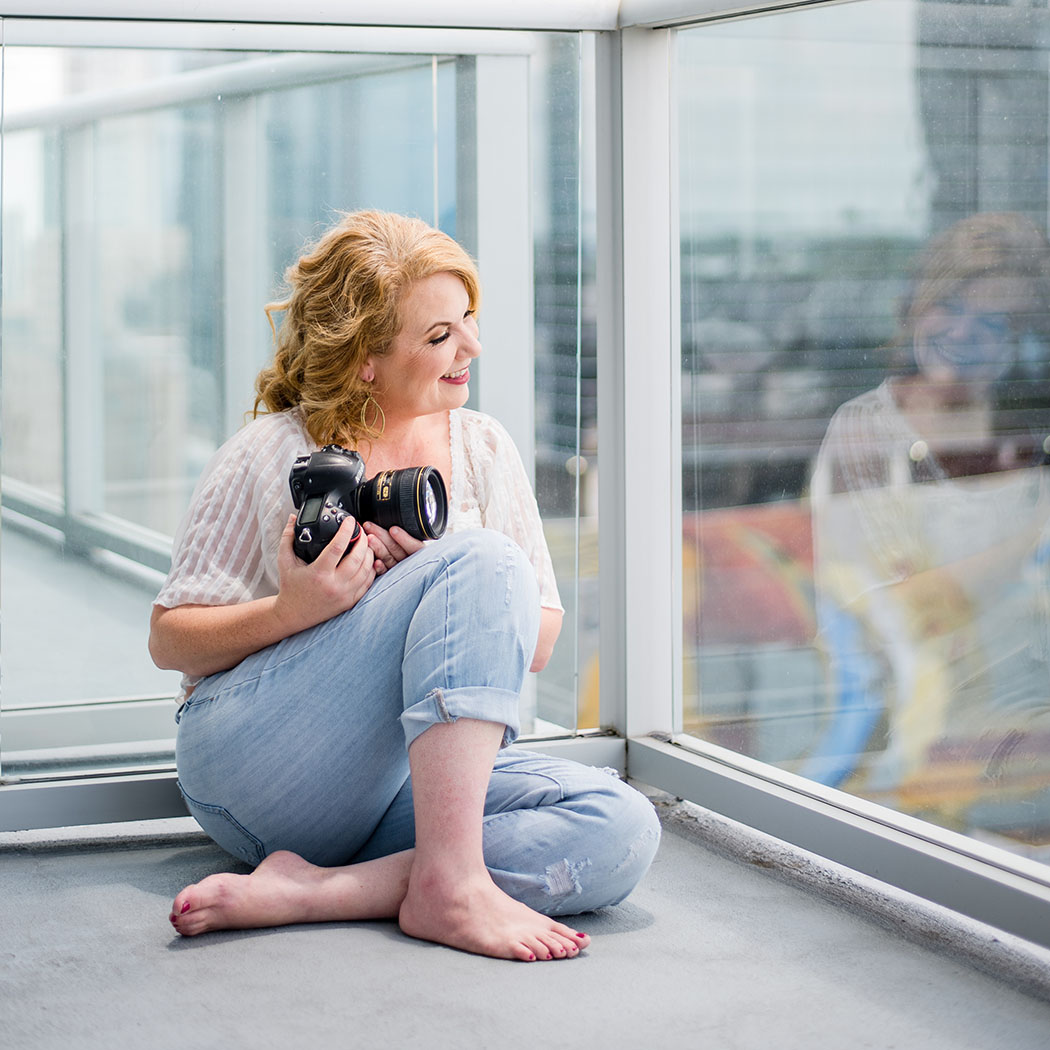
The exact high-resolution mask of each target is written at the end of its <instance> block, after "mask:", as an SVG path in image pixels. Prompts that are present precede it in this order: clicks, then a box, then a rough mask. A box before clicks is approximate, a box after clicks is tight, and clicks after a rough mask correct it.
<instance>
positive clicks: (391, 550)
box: [363, 521, 423, 572]
mask: <svg viewBox="0 0 1050 1050" xmlns="http://www.w3.org/2000/svg"><path fill="white" fill-rule="evenodd" d="M363 527H364V530H365V532H366V533H367V534H368V545H369V546H370V547H371V548H372V552H373V553H374V554H375V557H376V565H377V569H376V571H377V572H384V571H385V570H387V569H392V568H393V567H394V566H395V565H396V564H397V563H398V562H399V561H404V559H405V558H407V557H408V556H409V555H410V554H414V553H415V552H416V551H417V550H419V549H420V547H422V546H423V544H422V542H421V541H419V540H417V539H414V538H413V537H412V536H410V535H409V534H408V533H407V532H405V530H404V529H402V528H399V527H398V526H397V525H393V526H391V528H390V529H389V530H387V529H384V528H382V527H381V526H379V525H376V524H375V523H374V522H371V521H366V522H364V524H363Z"/></svg>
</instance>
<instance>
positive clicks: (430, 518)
mask: <svg viewBox="0 0 1050 1050" xmlns="http://www.w3.org/2000/svg"><path fill="white" fill-rule="evenodd" d="M357 510H358V516H359V517H360V518H361V519H362V520H363V521H371V522H375V524H376V525H379V526H381V527H382V528H384V529H389V528H390V526H391V525H398V526H400V527H401V528H402V529H404V530H405V532H407V533H408V534H409V535H410V536H414V537H415V538H416V539H417V540H436V539H438V537H440V536H442V535H444V532H445V523H446V520H447V516H448V498H447V496H446V494H445V483H444V481H443V480H442V478H441V474H440V473H439V472H438V471H437V470H436V469H435V468H434V467H409V468H407V469H405V470H384V471H383V472H382V473H381V474H377V475H376V476H375V477H374V478H372V480H371V481H368V482H366V483H365V484H364V485H362V486H361V487H360V488H359V489H358V490H357Z"/></svg>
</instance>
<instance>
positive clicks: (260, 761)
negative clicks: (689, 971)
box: [176, 529, 660, 915]
mask: <svg viewBox="0 0 1050 1050" xmlns="http://www.w3.org/2000/svg"><path fill="white" fill-rule="evenodd" d="M538 630H539V596H538V593H537V588H536V582H535V576H534V573H533V570H532V567H531V565H530V564H529V562H528V560H527V559H526V557H525V555H524V554H523V553H522V551H521V550H520V548H518V547H517V545H516V544H514V543H513V542H512V541H511V540H509V539H508V538H507V537H506V536H504V535H502V534H501V533H497V532H493V531H490V530H485V529H476V530H470V531H467V532H463V533H457V534H455V535H452V536H446V537H445V538H443V539H441V540H439V541H437V542H435V543H430V544H427V546H426V547H424V549H423V550H421V551H419V552H417V553H415V554H413V555H412V556H411V557H409V558H406V559H405V560H404V561H402V562H400V563H399V564H398V565H396V566H395V567H394V568H393V569H392V570H390V571H388V572H386V573H384V574H383V575H382V576H380V577H378V578H377V580H376V581H375V583H374V584H373V585H372V587H371V588H370V589H369V591H368V593H367V594H366V595H365V596H364V597H363V598H362V599H361V600H360V601H359V602H358V603H357V605H355V606H354V608H353V609H351V610H350V611H349V612H346V613H343V614H342V615H341V616H337V617H335V618H334V619H331V620H329V621H327V622H325V623H322V624H319V625H318V626H316V627H313V628H311V629H310V630H307V631H303V632H302V633H301V634H297V635H293V636H292V637H290V638H286V639H285V640H284V641H282V642H279V643H277V644H276V645H273V646H270V647H269V648H267V649H264V650H262V651H261V652H258V653H255V654H254V655H252V656H250V657H248V658H247V659H246V660H244V661H243V662H242V663H241V664H239V665H238V666H237V667H235V668H233V669H232V670H230V671H225V672H223V673H221V674H216V675H212V676H211V677H210V678H206V679H205V680H204V681H203V682H201V683H200V684H199V685H198V686H197V688H196V689H195V690H194V691H193V694H192V695H191V697H190V699H189V700H188V701H187V702H186V704H185V705H184V706H183V707H182V709H181V711H180V712H179V716H178V721H179V730H178V742H177V751H176V761H177V765H178V771H179V784H180V788H181V790H182V793H183V797H184V798H185V800H186V804H187V806H188V807H189V810H190V812H191V813H192V814H193V816H194V817H196V819H197V821H198V822H199V823H200V825H201V826H202V827H203V828H204V830H205V831H206V832H207V833H208V834H209V835H210V836H211V837H212V838H213V839H214V840H215V841H216V842H217V843H218V844H219V845H220V846H222V847H223V848H224V849H226V850H228V851H229V852H230V853H232V854H234V855H235V856H237V857H240V858H241V859H242V860H245V861H247V862H248V863H249V864H258V863H259V862H260V861H261V860H262V859H263V858H264V857H265V856H266V855H267V854H269V853H272V852H273V851H275V850H281V849H285V850H291V851H293V852H294V853H298V854H300V855H301V856H303V857H305V858H306V859H307V860H309V861H311V862H312V863H314V864H320V865H323V866H334V865H340V864H347V863H351V862H356V861H362V860H369V859H372V858H374V857H381V856H386V855H388V854H391V853H396V852H399V851H401V850H406V849H410V848H411V847H412V846H413V844H414V841H415V826H414V819H413V809H412V787H411V781H410V779H409V766H408V745H409V744H411V742H412V741H413V740H414V739H415V738H416V737H417V736H418V735H419V734H421V733H423V732H425V731H426V730H427V729H428V728H429V727H430V726H432V725H434V724H435V723H437V722H450V721H455V720H456V719H457V718H462V717H466V718H476V719H482V720H485V721H492V722H499V723H501V724H503V725H505V726H506V730H505V733H504V744H505V745H507V744H510V743H511V742H512V741H513V740H514V738H515V736H516V735H517V732H518V694H519V691H520V689H521V685H522V681H523V679H524V676H525V674H526V672H527V670H528V666H529V663H530V662H531V659H532V654H533V651H534V649H535V645H536V637H537V632H538ZM659 827H660V826H659V822H658V820H657V818H656V814H655V812H654V810H653V807H652V805H651V804H650V803H649V801H648V799H646V798H645V796H644V795H642V794H640V793H639V792H637V791H635V790H634V789H633V788H631V787H629V786H628V785H626V784H624V783H623V782H622V781H621V780H620V779H619V778H618V777H617V776H616V775H615V773H609V772H606V771H604V770H600V769H595V768H593V767H591V766H584V765H581V764H579V763H577V762H571V761H566V760H564V759H552V758H546V757H543V756H539V755H535V754H531V753H529V752H527V751H523V750H520V749H515V748H512V747H507V746H505V747H504V748H502V749H501V750H500V752H499V754H498V756H497V758H496V762H495V766H494V768H493V771H492V776H491V778H490V781H489V787H488V794H487V797H486V803H485V816H484V825H483V830H484V852H485V863H486V865H487V866H488V868H489V871H490V872H491V873H492V876H493V878H494V880H495V881H496V883H497V884H498V885H499V886H500V887H501V888H502V889H503V890H504V891H505V892H507V893H508V894H510V895H511V896H513V897H515V898H516V899H518V900H520V901H522V902H524V903H525V904H527V905H529V906H530V907H531V908H534V909H535V910H537V911H541V912H544V913H545V914H548V915H566V914H574V913H578V912H583V911H590V910H592V909H594V908H598V907H601V906H603V905H606V904H615V903H617V902H618V901H620V900H622V899H623V898H624V897H626V896H627V894H628V893H630V891H631V890H632V889H633V888H634V886H635V885H636V884H637V883H638V880H639V879H640V878H641V877H642V875H643V874H644V873H645V871H646V870H647V869H648V867H649V864H650V862H651V861H652V858H653V855H654V854H655V852H656V847H657V845H658V842H659V835H660V831H659Z"/></svg>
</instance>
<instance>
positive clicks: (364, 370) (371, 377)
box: [361, 358, 376, 383]
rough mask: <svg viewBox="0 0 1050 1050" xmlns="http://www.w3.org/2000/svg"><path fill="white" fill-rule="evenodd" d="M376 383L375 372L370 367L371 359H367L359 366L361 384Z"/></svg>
mask: <svg viewBox="0 0 1050 1050" xmlns="http://www.w3.org/2000/svg"><path fill="white" fill-rule="evenodd" d="M375 381H376V370H375V369H374V368H373V367H372V359H371V358H369V359H368V360H367V361H366V362H365V363H364V364H363V365H362V366H361V382H362V383H374V382H375Z"/></svg>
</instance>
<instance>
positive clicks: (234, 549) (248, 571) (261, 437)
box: [154, 408, 562, 687]
mask: <svg viewBox="0 0 1050 1050" xmlns="http://www.w3.org/2000/svg"><path fill="white" fill-rule="evenodd" d="M449 446H450V451H451V454H452V478H451V481H450V484H449V507H448V523H447V531H448V532H450V533H453V532H461V531H463V530H465V529H472V528H489V529H495V530H497V531H498V532H502V533H504V534H505V535H507V536H509V537H510V538H511V539H512V540H514V542H515V543H517V544H518V546H520V547H521V548H522V550H523V551H524V552H525V554H526V556H527V557H528V559H529V561H530V562H531V563H532V565H533V568H534V569H535V571H536V580H537V582H538V584H539V589H540V604H541V605H543V606H544V607H545V608H549V609H559V610H560V609H561V608H562V604H561V599H560V597H559V595H558V585H557V583H556V582H555V578H554V566H553V564H552V563H551V556H550V551H549V550H548V548H547V541H546V539H545V537H544V535H543V526H542V522H541V520H540V512H539V508H538V506H537V504H536V497H535V496H534V495H533V492H532V486H531V485H530V484H529V479H528V475H527V474H526V473H525V467H524V464H523V463H522V461H521V456H520V455H519V453H518V450H517V447H516V446H515V444H514V442H513V441H512V440H511V437H510V435H509V434H508V433H507V431H506V430H505V429H504V428H503V427H502V426H501V425H500V424H499V423H498V422H497V421H496V420H495V419H493V418H492V417H491V416H486V415H484V414H482V413H480V412H474V411H471V410H470V409H466V408H459V409H455V410H453V411H452V412H450V413H449ZM317 448H318V446H317V444H316V443H315V442H314V441H313V439H312V438H311V437H310V436H309V434H307V432H306V429H305V428H304V426H303V423H302V416H301V413H300V411H299V410H298V409H290V410H288V411H286V412H275V413H271V414H268V415H263V416H260V417H258V418H257V419H255V420H253V421H252V422H251V423H249V424H248V425H247V426H245V427H242V428H241V430H239V431H238V432H237V433H236V434H234V435H233V437H231V438H230V439H229V440H228V441H227V442H226V443H225V444H224V445H223V446H222V447H221V448H220V449H219V450H218V451H217V452H216V453H215V454H214V456H212V458H211V460H210V461H209V463H208V465H207V466H206V467H205V468H204V472H203V473H202V474H201V477H200V480H199V481H198V482H197V487H196V489H195V490H194V493H193V498H192V500H191V501H190V507H189V510H188V511H187V512H186V515H185V516H184V517H183V519H182V522H181V524H180V525H179V528H178V530H177V532H176V533H175V542H174V547H173V552H172V561H171V571H170V572H169V574H168V578H167V580H165V582H164V586H163V587H162V588H161V590H160V593H159V594H158V595H157V597H156V599H155V600H154V604H155V605H161V606H164V607H165V608H174V607H175V606H178V605H191V604H192V605H234V604H237V603H238V602H246V601H251V600H253V599H255V598H264V597H267V596H269V595H273V594H276V593H277V590H278V574H277V551H278V547H279V545H280V540H281V534H282V533H283V532H284V526H285V524H286V522H287V521H288V516H289V514H291V513H292V512H293V510H294V506H293V504H292V496H291V491H290V490H289V487H288V472H289V471H290V470H291V467H292V464H293V463H294V462H295V459H296V457H297V456H301V455H304V454H305V453H308V452H314V451H316V450H317ZM194 681H195V680H194V679H190V678H184V679H183V686H184V687H188V686H190V685H192V684H193V682H194Z"/></svg>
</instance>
